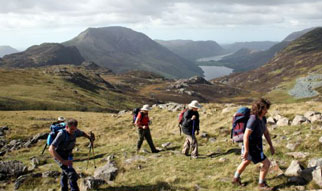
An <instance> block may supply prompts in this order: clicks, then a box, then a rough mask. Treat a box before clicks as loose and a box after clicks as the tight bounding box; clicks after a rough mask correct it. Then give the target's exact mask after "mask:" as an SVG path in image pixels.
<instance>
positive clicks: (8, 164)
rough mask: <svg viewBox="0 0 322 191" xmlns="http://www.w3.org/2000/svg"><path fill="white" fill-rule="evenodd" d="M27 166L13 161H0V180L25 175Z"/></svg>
mask: <svg viewBox="0 0 322 191" xmlns="http://www.w3.org/2000/svg"><path fill="white" fill-rule="evenodd" d="M27 169H28V168H27V166H25V165H24V164H23V163H22V162H20V161H17V160H14V161H1V162H0V180H1V179H6V178H8V177H12V176H15V177H17V176H19V175H22V174H25V173H27V171H28V170H27Z"/></svg>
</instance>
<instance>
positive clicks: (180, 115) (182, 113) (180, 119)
mask: <svg viewBox="0 0 322 191" xmlns="http://www.w3.org/2000/svg"><path fill="white" fill-rule="evenodd" d="M187 110H188V109H184V110H182V111H181V112H180V113H179V115H178V123H179V125H182V122H183V115H184V113H185V112H186V111H187Z"/></svg>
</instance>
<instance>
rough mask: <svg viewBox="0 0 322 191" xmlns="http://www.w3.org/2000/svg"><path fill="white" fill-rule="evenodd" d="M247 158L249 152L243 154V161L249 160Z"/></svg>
mask: <svg viewBox="0 0 322 191" xmlns="http://www.w3.org/2000/svg"><path fill="white" fill-rule="evenodd" d="M247 157H248V151H245V152H244V153H243V154H242V159H244V160H247Z"/></svg>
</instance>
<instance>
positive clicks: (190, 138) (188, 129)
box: [182, 100, 202, 158]
mask: <svg viewBox="0 0 322 191" xmlns="http://www.w3.org/2000/svg"><path fill="white" fill-rule="evenodd" d="M201 107H202V106H201V105H200V104H199V102H198V101H197V100H193V101H192V102H191V103H190V104H189V105H188V110H187V111H186V112H185V113H184V114H183V122H182V132H183V133H184V134H185V135H186V136H187V137H186V140H185V142H184V145H183V150H182V154H185V155H186V156H188V155H189V150H190V147H191V149H192V151H191V157H192V158H198V142H197V139H196V136H195V132H196V134H197V135H199V113H198V109H199V108H201Z"/></svg>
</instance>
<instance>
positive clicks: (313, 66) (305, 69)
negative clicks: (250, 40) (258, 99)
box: [219, 28, 322, 93]
mask: <svg viewBox="0 0 322 191" xmlns="http://www.w3.org/2000/svg"><path fill="white" fill-rule="evenodd" d="M321 63H322V28H316V29H314V30H313V31H311V32H308V33H306V34H305V35H303V36H301V37H300V38H298V39H296V40H295V41H292V42H291V43H290V44H289V45H288V46H287V47H286V48H284V49H283V50H282V51H281V52H279V53H278V55H276V56H275V57H274V58H273V59H272V60H271V61H270V62H268V63H267V64H265V65H263V66H262V67H260V68H257V69H255V70H253V71H249V72H245V73H238V74H232V75H230V76H227V77H224V78H221V79H220V80H219V81H221V82H223V81H225V82H226V83H228V84H235V85H237V86H240V87H248V88H249V89H252V90H258V91H261V92H263V93H267V92H269V91H271V90H273V89H275V90H276V89H278V88H279V87H281V88H282V87H284V89H285V91H288V88H290V87H293V85H294V83H295V81H296V79H298V78H299V77H303V76H307V75H308V74H310V73H316V74H321V73H322V65H321ZM283 85H284V86H283ZM287 85H288V86H287ZM286 87H288V88H286Z"/></svg>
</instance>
